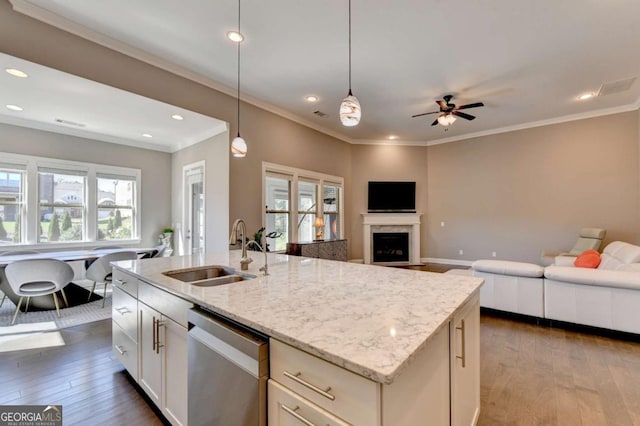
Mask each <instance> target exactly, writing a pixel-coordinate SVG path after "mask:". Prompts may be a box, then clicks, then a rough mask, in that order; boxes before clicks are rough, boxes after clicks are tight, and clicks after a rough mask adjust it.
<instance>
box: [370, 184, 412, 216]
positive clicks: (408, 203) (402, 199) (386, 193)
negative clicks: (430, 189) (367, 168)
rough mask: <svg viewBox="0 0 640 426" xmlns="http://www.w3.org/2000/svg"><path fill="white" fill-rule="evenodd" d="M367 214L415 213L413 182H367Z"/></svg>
mask: <svg viewBox="0 0 640 426" xmlns="http://www.w3.org/2000/svg"><path fill="white" fill-rule="evenodd" d="M368 200H369V201H368V204H367V210H368V211H369V213H415V212H416V183H415V182H369V199H368Z"/></svg>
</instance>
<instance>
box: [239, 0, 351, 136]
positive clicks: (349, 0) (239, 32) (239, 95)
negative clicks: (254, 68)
mask: <svg viewBox="0 0 640 426" xmlns="http://www.w3.org/2000/svg"><path fill="white" fill-rule="evenodd" d="M349 1H351V0H349ZM238 34H242V33H241V32H240V0H238ZM240 43H242V42H241V41H239V42H238V137H240Z"/></svg>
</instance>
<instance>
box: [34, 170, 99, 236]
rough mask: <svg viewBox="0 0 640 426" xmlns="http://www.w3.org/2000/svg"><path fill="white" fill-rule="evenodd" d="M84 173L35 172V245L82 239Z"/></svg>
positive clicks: (83, 230) (83, 227)
mask: <svg viewBox="0 0 640 426" xmlns="http://www.w3.org/2000/svg"><path fill="white" fill-rule="evenodd" d="M86 186H87V176H86V172H76V171H67V170H61V169H49V168H40V169H38V200H39V209H38V212H39V216H40V227H39V236H38V241H39V242H56V241H83V240H85V229H86V228H85V215H86V206H85V200H86V196H85V192H86Z"/></svg>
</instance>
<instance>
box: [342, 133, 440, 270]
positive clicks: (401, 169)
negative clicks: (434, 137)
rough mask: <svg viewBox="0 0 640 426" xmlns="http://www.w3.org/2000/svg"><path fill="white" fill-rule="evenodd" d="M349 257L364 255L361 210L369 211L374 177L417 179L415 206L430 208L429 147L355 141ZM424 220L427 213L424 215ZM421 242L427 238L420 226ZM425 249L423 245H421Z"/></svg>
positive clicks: (349, 195)
mask: <svg viewBox="0 0 640 426" xmlns="http://www.w3.org/2000/svg"><path fill="white" fill-rule="evenodd" d="M351 151H352V170H351V191H350V192H349V193H347V197H348V198H349V199H350V200H351V206H352V208H351V211H350V214H349V216H347V217H348V218H349V219H348V220H349V221H350V222H351V238H350V240H349V248H350V256H349V257H350V258H352V259H362V258H363V257H364V253H363V250H362V238H363V236H362V213H366V212H367V191H368V182H369V181H375V180H382V181H385V180H389V181H415V182H416V210H417V211H418V212H419V213H423V214H424V213H426V212H427V190H428V183H427V150H426V148H425V147H419V146H392V145H353V146H352V149H351ZM423 220H424V216H423ZM421 234H422V235H421V238H420V246H421V247H425V246H426V245H427V244H428V242H427V239H426V235H427V233H426V231H425V230H424V229H422V230H421ZM421 251H422V253H425V250H424V249H421Z"/></svg>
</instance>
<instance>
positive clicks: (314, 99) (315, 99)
mask: <svg viewBox="0 0 640 426" xmlns="http://www.w3.org/2000/svg"><path fill="white" fill-rule="evenodd" d="M304 100H305V101H307V102H318V97H317V96H316V95H307V96H305V97H304Z"/></svg>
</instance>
